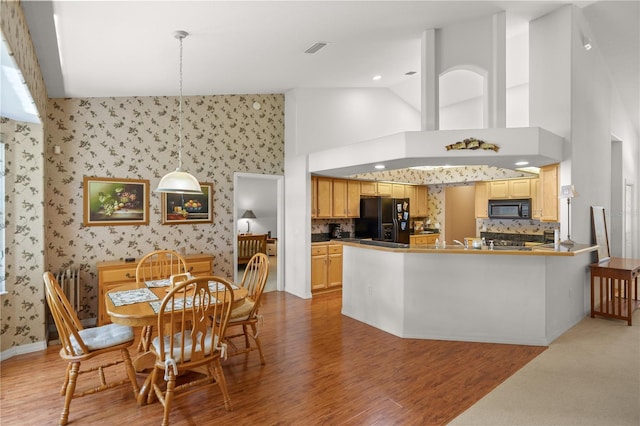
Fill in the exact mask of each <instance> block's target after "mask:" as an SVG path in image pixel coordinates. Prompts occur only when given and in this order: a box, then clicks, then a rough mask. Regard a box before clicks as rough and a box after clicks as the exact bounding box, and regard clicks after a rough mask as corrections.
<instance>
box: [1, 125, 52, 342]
mask: <svg viewBox="0 0 640 426" xmlns="http://www.w3.org/2000/svg"><path fill="white" fill-rule="evenodd" d="M0 128H1V129H2V141H3V142H4V143H5V169H4V170H3V171H2V172H3V173H4V174H5V191H4V195H5V197H4V198H5V210H4V215H5V222H4V223H3V224H2V225H3V226H4V231H5V253H4V255H5V257H4V262H5V277H4V278H5V279H6V280H5V285H6V291H7V294H5V295H3V296H1V300H2V308H1V309H0V324H1V328H0V337H1V342H2V351H5V350H7V349H9V348H11V347H14V346H18V345H24V344H29V343H36V342H41V341H43V340H44V337H45V330H44V326H43V325H44V322H45V318H44V312H45V311H44V284H43V281H42V273H43V272H44V239H43V226H44V218H43V203H42V197H43V194H44V188H43V187H44V182H43V171H44V164H43V159H42V140H43V131H42V126H41V125H39V124H32V123H23V122H17V121H13V120H8V119H6V118H0Z"/></svg>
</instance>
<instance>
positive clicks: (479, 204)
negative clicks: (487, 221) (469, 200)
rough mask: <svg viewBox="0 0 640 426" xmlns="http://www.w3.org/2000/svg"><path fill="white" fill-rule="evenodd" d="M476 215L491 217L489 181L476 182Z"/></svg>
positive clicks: (478, 216)
mask: <svg viewBox="0 0 640 426" xmlns="http://www.w3.org/2000/svg"><path fill="white" fill-rule="evenodd" d="M476 217H477V218H488V217H489V182H476Z"/></svg>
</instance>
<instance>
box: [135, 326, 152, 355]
mask: <svg viewBox="0 0 640 426" xmlns="http://www.w3.org/2000/svg"><path fill="white" fill-rule="evenodd" d="M152 334H153V326H152V325H145V326H144V327H142V331H141V332H140V342H139V343H138V352H148V351H149V346H150V345H151V335H152Z"/></svg>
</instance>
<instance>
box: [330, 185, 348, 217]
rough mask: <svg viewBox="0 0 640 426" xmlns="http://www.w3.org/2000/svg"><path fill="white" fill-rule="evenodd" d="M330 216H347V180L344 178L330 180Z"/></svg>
mask: <svg viewBox="0 0 640 426" xmlns="http://www.w3.org/2000/svg"><path fill="white" fill-rule="evenodd" d="M332 200H333V204H332V209H331V210H332V216H331V217H347V181H346V180H344V179H333V180H332Z"/></svg>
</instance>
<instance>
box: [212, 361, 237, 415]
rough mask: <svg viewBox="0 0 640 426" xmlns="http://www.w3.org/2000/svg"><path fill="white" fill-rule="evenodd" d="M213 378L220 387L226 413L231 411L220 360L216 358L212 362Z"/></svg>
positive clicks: (231, 407)
mask: <svg viewBox="0 0 640 426" xmlns="http://www.w3.org/2000/svg"><path fill="white" fill-rule="evenodd" d="M213 376H214V377H215V379H216V383H218V386H220V391H221V392H222V397H223V398H224V408H225V409H226V410H227V411H232V410H233V406H232V405H231V398H230V397H229V391H228V390H227V380H226V379H225V378H224V372H223V371H222V364H220V358H216V359H215V360H214V361H213Z"/></svg>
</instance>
